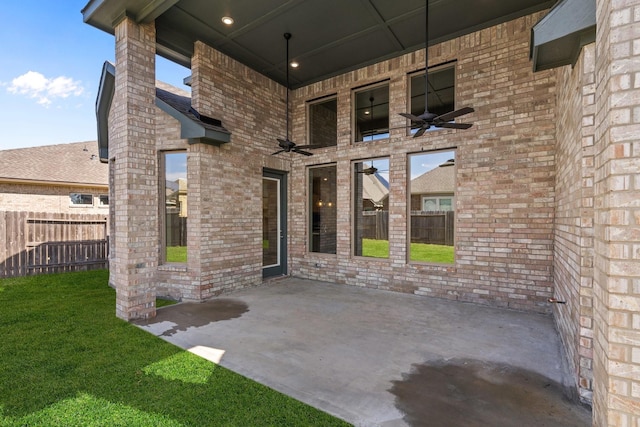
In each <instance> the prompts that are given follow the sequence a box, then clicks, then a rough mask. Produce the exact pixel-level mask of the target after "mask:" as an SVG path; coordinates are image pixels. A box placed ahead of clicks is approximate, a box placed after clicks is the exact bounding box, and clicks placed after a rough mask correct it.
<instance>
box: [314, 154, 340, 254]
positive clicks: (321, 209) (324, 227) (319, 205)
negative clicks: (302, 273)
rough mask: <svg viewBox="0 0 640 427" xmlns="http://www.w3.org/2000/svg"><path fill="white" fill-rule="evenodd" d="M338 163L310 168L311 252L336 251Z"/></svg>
mask: <svg viewBox="0 0 640 427" xmlns="http://www.w3.org/2000/svg"><path fill="white" fill-rule="evenodd" d="M336 196H337V191H336V165H330V166H319V167H312V168H309V204H310V205H311V206H310V209H309V211H310V212H311V218H310V220H309V223H310V224H311V230H310V233H311V235H310V236H309V239H310V244H309V251H310V252H320V253H325V254H335V253H336V231H337V217H336V198H337V197H336Z"/></svg>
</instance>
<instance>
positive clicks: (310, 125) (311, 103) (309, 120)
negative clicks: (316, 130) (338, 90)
mask: <svg viewBox="0 0 640 427" xmlns="http://www.w3.org/2000/svg"><path fill="white" fill-rule="evenodd" d="M327 102H335V106H336V117H335V129H336V133H335V143H334V144H331V145H319V146H318V147H317V148H326V147H335V146H337V145H338V94H331V95H327V96H323V97H320V98H316V99H312V100H310V101H307V106H306V107H307V141H309V144H310V145H317V144H316V141H314V138H313V129H312V128H313V125H314V123H313V122H314V120H313V114H312V111H313V107H314V106H316V105H318V104H323V103H327Z"/></svg>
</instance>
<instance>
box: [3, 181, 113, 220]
mask: <svg viewBox="0 0 640 427" xmlns="http://www.w3.org/2000/svg"><path fill="white" fill-rule="evenodd" d="M70 193H82V194H91V195H92V196H93V206H71V203H70V201H69V194H70ZM107 194H109V190H108V187H77V186H60V185H27V184H8V183H0V206H2V209H3V210H11V211H31V212H55V213H82V214H85V213H93V214H102V213H104V214H105V215H106V214H108V213H109V211H108V208H107V207H106V206H100V205H99V201H98V196H99V195H107Z"/></svg>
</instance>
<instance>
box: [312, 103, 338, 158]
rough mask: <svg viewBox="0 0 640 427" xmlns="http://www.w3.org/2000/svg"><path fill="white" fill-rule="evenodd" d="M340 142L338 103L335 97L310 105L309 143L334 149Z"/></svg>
mask: <svg viewBox="0 0 640 427" xmlns="http://www.w3.org/2000/svg"><path fill="white" fill-rule="evenodd" d="M337 141H338V102H337V100H336V98H335V97H333V98H331V99H323V100H320V101H314V102H312V103H309V143H310V144H311V145H316V146H318V147H333V146H335V145H336V144H337Z"/></svg>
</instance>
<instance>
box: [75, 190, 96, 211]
mask: <svg viewBox="0 0 640 427" xmlns="http://www.w3.org/2000/svg"><path fill="white" fill-rule="evenodd" d="M74 195H78V196H80V200H85V199H86V198H88V199H89V200H90V202H89V203H73V196H74ZM94 204H95V202H94V201H93V194H90V193H69V206H70V207H72V208H87V207H93V206H94Z"/></svg>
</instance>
